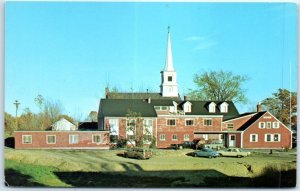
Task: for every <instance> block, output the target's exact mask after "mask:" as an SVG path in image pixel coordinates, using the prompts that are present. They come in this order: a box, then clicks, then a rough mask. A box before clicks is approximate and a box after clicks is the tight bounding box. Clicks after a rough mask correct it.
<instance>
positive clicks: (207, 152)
mask: <svg viewBox="0 0 300 191" xmlns="http://www.w3.org/2000/svg"><path fill="white" fill-rule="evenodd" d="M193 156H194V157H208V158H212V157H214V158H216V157H218V156H219V153H218V152H216V151H214V150H212V149H209V148H203V149H201V150H197V151H195V152H193Z"/></svg>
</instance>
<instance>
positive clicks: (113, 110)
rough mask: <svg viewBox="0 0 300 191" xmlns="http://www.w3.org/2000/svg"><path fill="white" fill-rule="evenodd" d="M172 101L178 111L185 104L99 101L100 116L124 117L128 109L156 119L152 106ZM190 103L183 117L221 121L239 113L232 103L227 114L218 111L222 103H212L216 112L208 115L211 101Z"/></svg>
mask: <svg viewBox="0 0 300 191" xmlns="http://www.w3.org/2000/svg"><path fill="white" fill-rule="evenodd" d="M173 101H175V102H176V103H177V104H178V109H179V110H182V105H183V104H184V103H185V102H186V101H183V102H180V101H177V100H172V99H151V102H150V103H148V102H147V100H146V99H101V103H100V110H99V111H100V112H101V115H102V116H110V117H125V116H126V114H128V109H130V110H131V111H134V112H139V113H141V116H142V117H156V116H157V114H156V112H155V109H154V106H173ZM189 102H191V103H192V111H191V112H187V113H185V115H187V116H189V115H208V116H209V115H223V119H224V120H227V119H230V118H234V117H238V116H239V113H238V111H237V109H236V107H235V105H234V104H233V102H232V101H226V103H228V112H227V113H221V112H220V110H219V106H220V104H222V103H223V101H214V102H215V103H216V104H217V107H216V112H215V113H209V110H208V105H209V104H210V103H211V102H212V101H189Z"/></svg>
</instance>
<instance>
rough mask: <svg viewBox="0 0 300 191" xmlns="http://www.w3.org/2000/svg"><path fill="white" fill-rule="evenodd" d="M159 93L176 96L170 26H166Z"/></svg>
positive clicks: (164, 95) (165, 95) (176, 88)
mask: <svg viewBox="0 0 300 191" xmlns="http://www.w3.org/2000/svg"><path fill="white" fill-rule="evenodd" d="M161 81H162V82H161V86H160V88H161V94H162V96H163V97H178V87H177V80H176V71H175V69H174V67H173V58H172V48H171V35H170V27H168V45H167V57H166V65H165V68H164V70H163V71H162V72H161Z"/></svg>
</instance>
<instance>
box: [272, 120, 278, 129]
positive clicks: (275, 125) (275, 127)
mask: <svg viewBox="0 0 300 191" xmlns="http://www.w3.org/2000/svg"><path fill="white" fill-rule="evenodd" d="M273 128H274V129H278V128H279V122H277V121H276V122H273Z"/></svg>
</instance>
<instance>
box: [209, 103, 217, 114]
mask: <svg viewBox="0 0 300 191" xmlns="http://www.w3.org/2000/svg"><path fill="white" fill-rule="evenodd" d="M208 111H209V113H215V112H216V104H215V102H211V103H210V104H209V106H208Z"/></svg>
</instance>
